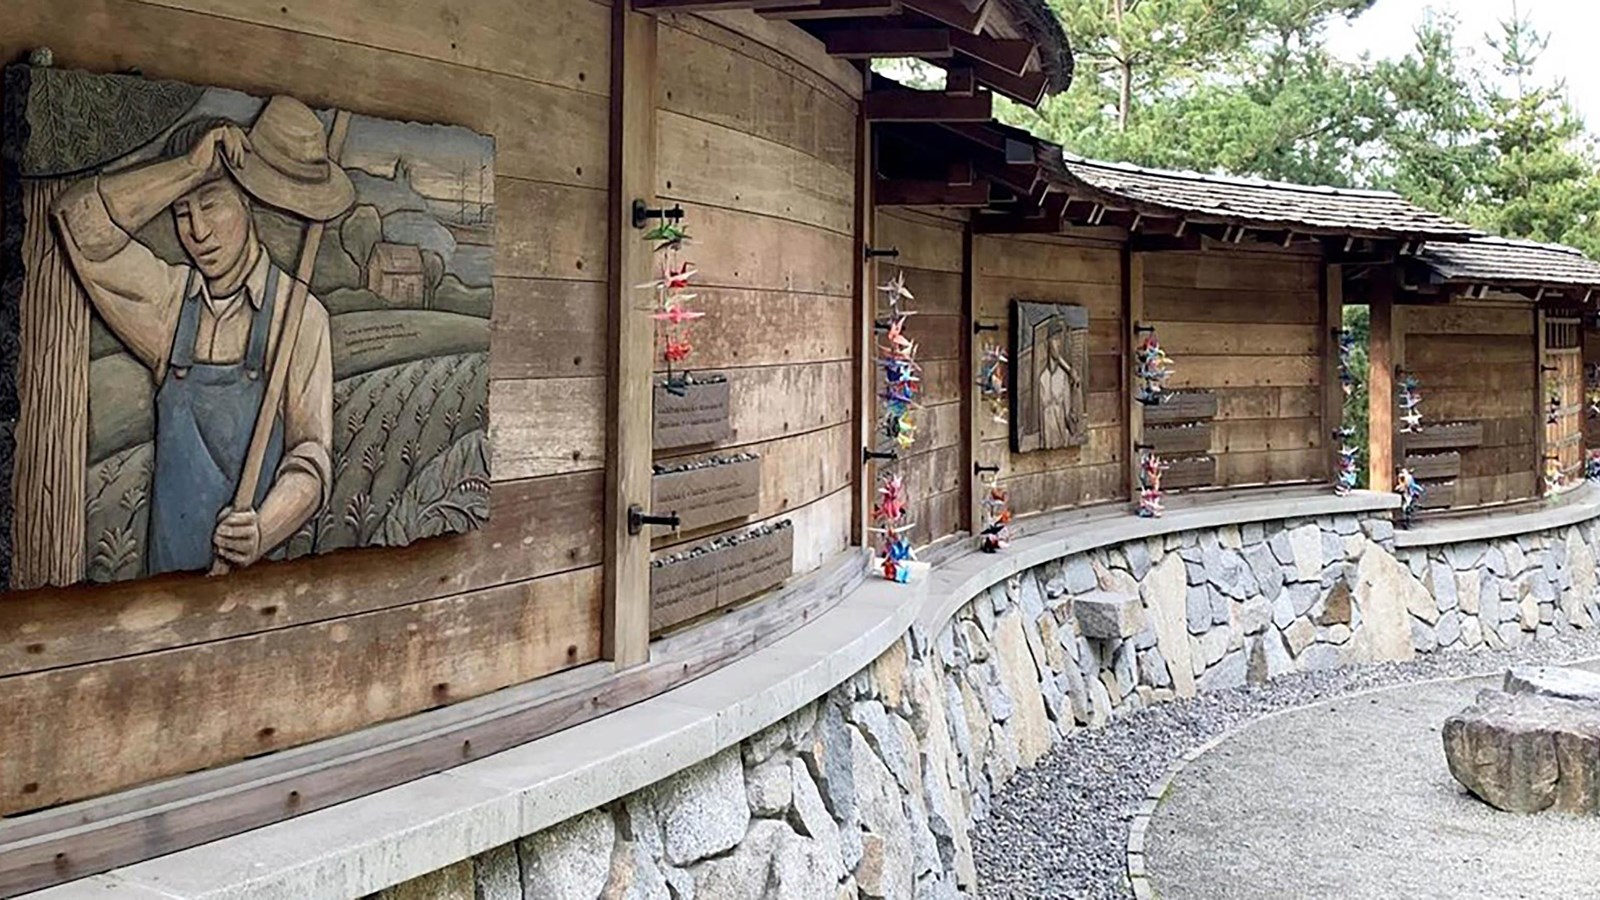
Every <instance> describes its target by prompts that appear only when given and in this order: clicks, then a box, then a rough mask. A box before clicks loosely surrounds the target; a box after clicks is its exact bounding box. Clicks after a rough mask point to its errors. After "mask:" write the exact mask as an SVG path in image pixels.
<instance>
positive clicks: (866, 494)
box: [850, 62, 878, 547]
mask: <svg viewBox="0 0 1600 900" xmlns="http://www.w3.org/2000/svg"><path fill="white" fill-rule="evenodd" d="M856 65H857V67H858V68H859V69H860V70H861V78H862V86H863V88H865V89H868V90H870V89H871V88H872V73H871V72H870V71H869V70H868V68H867V65H866V63H862V62H858V63H857V64H856ZM875 168H876V166H875V165H874V160H873V147H872V124H871V123H870V122H868V121H867V116H866V113H865V111H862V110H858V111H857V113H856V220H855V263H854V275H855V279H854V280H855V290H854V300H855V315H854V318H853V320H852V321H854V323H855V335H854V338H853V352H852V353H851V354H850V356H851V366H850V371H851V377H852V378H853V379H854V381H853V382H852V383H853V384H854V385H855V391H854V392H853V393H854V395H855V404H854V406H855V410H854V413H855V414H854V415H853V416H851V429H850V433H851V446H852V448H853V449H852V450H851V456H852V461H851V465H852V466H854V467H855V469H854V471H855V476H854V477H853V478H851V479H850V497H851V507H850V509H851V516H850V539H851V542H852V543H854V544H855V545H856V546H858V547H864V546H866V545H868V544H870V543H871V535H870V534H869V533H868V531H867V528H868V524H869V522H870V520H871V516H872V492H873V483H872V472H873V467H871V466H867V465H864V464H863V463H864V460H863V459H862V458H861V455H860V454H861V452H862V451H863V450H865V449H866V448H867V447H868V446H869V445H870V444H871V443H872V436H873V427H874V425H875V424H876V422H877V412H878V404H877V391H876V390H874V389H873V385H874V380H875V376H876V369H875V368H874V366H873V359H874V357H875V350H876V343H877V341H876V337H875V336H874V333H873V330H872V322H873V317H874V315H875V314H876V309H875V303H874V300H875V295H874V294H873V289H874V288H875V287H876V285H875V284H874V283H873V280H872V274H873V269H874V267H873V264H872V260H870V259H868V258H867V248H868V247H871V246H872V239H873V234H874V233H875V231H876V221H877V220H876V211H875V210H874V208H873V202H872V182H873V177H874V170H875Z"/></svg>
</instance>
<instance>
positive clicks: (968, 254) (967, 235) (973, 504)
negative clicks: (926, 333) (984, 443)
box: [959, 219, 985, 534]
mask: <svg viewBox="0 0 1600 900" xmlns="http://www.w3.org/2000/svg"><path fill="white" fill-rule="evenodd" d="M972 269H973V267H972V220H971V219H968V220H967V222H966V224H965V225H963V226H962V227H961V363H960V369H959V371H960V372H961V377H962V379H963V382H962V387H961V471H962V472H964V473H966V474H965V477H964V478H962V480H961V483H962V484H963V485H965V486H966V490H965V492H964V493H963V496H962V500H963V503H962V504H961V508H962V509H963V510H965V520H964V521H963V522H962V523H961V527H962V528H963V529H965V530H966V532H967V533H968V534H977V533H978V526H979V525H981V524H982V523H983V516H982V514H981V513H980V512H979V510H978V502H979V498H981V497H982V496H983V493H982V491H981V490H980V489H979V485H980V483H981V482H980V480H979V478H978V473H977V471H976V470H975V469H974V467H975V466H977V465H978V464H979V463H980V462H985V460H980V459H979V458H978V416H979V415H980V412H979V410H980V406H979V404H978V352H977V350H978V344H979V340H978V333H977V332H976V331H974V330H973V326H974V325H975V324H977V321H978V310H977V300H976V299H975V296H974V293H973V290H972Z"/></svg>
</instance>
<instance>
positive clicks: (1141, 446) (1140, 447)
mask: <svg viewBox="0 0 1600 900" xmlns="http://www.w3.org/2000/svg"><path fill="white" fill-rule="evenodd" d="M1133 449H1135V450H1154V449H1156V446H1155V445H1154V444H1134V445H1133Z"/></svg>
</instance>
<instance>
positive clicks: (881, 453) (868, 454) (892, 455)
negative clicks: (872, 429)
mask: <svg viewBox="0 0 1600 900" xmlns="http://www.w3.org/2000/svg"><path fill="white" fill-rule="evenodd" d="M899 458H900V454H898V453H896V452H894V451H893V450H868V449H867V448H865V447H862V448H861V464H862V465H866V464H867V463H869V462H871V461H872V460H875V459H899Z"/></svg>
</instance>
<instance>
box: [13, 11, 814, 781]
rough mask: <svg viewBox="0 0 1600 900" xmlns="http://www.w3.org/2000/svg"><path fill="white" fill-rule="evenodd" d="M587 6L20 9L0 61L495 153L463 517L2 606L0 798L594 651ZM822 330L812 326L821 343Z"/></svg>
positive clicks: (596, 407)
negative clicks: (127, 79) (473, 469)
mask: <svg viewBox="0 0 1600 900" xmlns="http://www.w3.org/2000/svg"><path fill="white" fill-rule="evenodd" d="M610 16H611V10H610V6H609V4H604V3H599V2H594V0H484V2H483V3H480V4H475V5H474V6H473V8H472V10H471V13H470V15H469V14H467V13H466V12H464V11H463V9H462V8H461V6H460V4H455V3H450V2H448V0H418V2H412V3H403V4H388V5H386V7H385V8H384V9H383V11H382V13H381V14H374V15H359V16H357V15H351V14H350V10H349V9H348V8H347V7H346V6H343V5H340V4H291V5H290V6H283V5H282V4H279V3H275V2H264V0H19V2H14V3H10V4H8V5H7V7H6V18H7V27H6V29H5V30H4V32H3V33H0V56H4V58H6V59H8V60H9V59H17V58H20V57H22V56H25V55H26V51H27V50H28V49H30V48H33V47H39V46H48V47H50V48H51V49H52V50H54V52H55V58H56V64H57V65H59V66H62V67H71V68H82V69H88V70H92V71H101V72H114V71H125V70H127V69H129V68H134V67H137V68H139V69H141V70H142V71H143V72H144V73H145V74H146V75H148V76H150V77H154V78H172V79H178V80H182V81H188V82H191V83H195V84H204V85H218V86H222V87H230V88H235V89H238V90H242V91H247V92H251V93H255V94H273V93H286V94H291V95H294V96H296V97H299V98H301V99H303V100H305V101H306V102H308V103H310V104H312V105H313V106H337V107H339V108H343V109H349V110H351V111H354V112H358V113H363V114H368V115H374V116H381V117H385V118H393V119H399V120H402V121H405V120H412V121H423V122H441V123H452V124H460V125H464V126H466V127H469V128H472V129H475V130H477V131H481V132H485V133H488V134H491V135H493V136H494V138H495V142H496V165H495V175H496V177H495V195H496V201H497V212H498V214H499V231H498V235H497V255H496V272H495V274H496V278H495V288H496V298H495V316H494V320H493V322H492V323H491V357H490V359H491V362H490V377H491V385H490V419H491V452H492V454H493V467H494V478H495V485H494V487H493V491H492V495H491V508H492V513H491V521H490V523H489V525H488V526H487V527H486V528H485V529H484V530H483V531H481V532H478V533H475V534H471V535H464V536H460V537H454V538H446V539H439V540H429V541H423V542H419V543H417V544H415V545H413V546H411V547H407V548H400V549H393V550H362V551H354V552H348V553H337V554H332V555H329V556H324V557H311V558H306V559H303V560H298V561H296V562H293V563H268V564H262V565H259V566H256V567H252V568H251V569H248V570H245V571H243V572H239V573H236V574H233V575H230V576H228V577H227V578H219V579H207V578H203V577H192V576H171V577H163V578H158V579H152V580H146V581H138V582H129V583H126V584H119V585H110V586H104V587H96V588H89V587H82V588H73V589H69V590H41V591H33V592H28V593H23V594H15V595H7V596H5V597H3V598H0V635H5V636H7V640H4V641H0V721H5V722H7V723H11V727H10V729H9V730H8V733H7V738H6V740H5V741H4V746H5V751H4V753H0V813H13V812H18V811H22V810H27V809H35V808H38V807H41V806H45V805H49V804H53V803H58V802H63V801H69V800H72V799H76V798H81V797H87V796H93V795H96V794H101V793H105V792H108V791H112V790H115V789H118V788H121V787H125V786H127V785H130V784H133V783H137V782H142V781H147V780H150V779H154V778H158V777H161V776H164V775H169V774H173V773H176V772H182V771H189V770H193V769H203V768H206V767H209V766H215V765H218V764H221V763H225V762H230V761H233V760H236V759H239V758H241V757H243V756H248V755H255V754H259V753H262V752H267V751H271V750H276V749H281V748H285V747H290V746H294V745H296V744H300V743H304V742H307V741H312V740H316V739H319V738H322V737H327V736H330V735H333V734H338V733H341V732H346V731H350V730H352V729H355V728H359V727H362V726H364V725H367V724H370V723H374V722H380V721H384V720H387V719H393V718H396V717H400V716H405V715H408V714H410V713H413V712H417V711H419V710H422V709H427V708H429V707H433V706H437V705H440V704H444V703H451V702H454V701H457V700H461V699H464V698H467V697H470V696H473V695H476V694H481V693H484V692H486V691H492V690H495V689H498V688H501V687H505V686H508V685H511V684H516V683H519V682H523V681H527V680H529V679H532V678H537V677H539V676H541V675H544V674H548V673H551V672H555V671H558V670H561V669H565V668H568V667H570V666H574V665H578V664H581V663H585V662H589V661H592V660H594V659H596V658H597V655H598V652H599V630H600V608H599V607H600V596H601V579H600V575H599V569H598V565H599V561H600V560H599V548H600V545H601V517H602V509H603V503H602V484H603V473H602V471H601V467H602V464H603V460H604V452H605V448H604V403H605V396H606V385H605V376H604V373H605V351H606V348H605V345H604V335H605V333H606V327H607V322H606V314H605V285H604V282H605V278H606V251H607V226H606V208H607V197H606V184H607V180H608V124H609V112H608V110H609V100H608V94H609V83H608V82H609V76H608V73H609V68H610V66H609V54H610V50H609V48H610ZM818 340H824V339H822V338H819V339H818Z"/></svg>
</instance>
